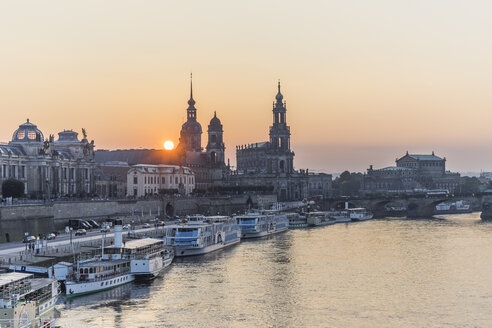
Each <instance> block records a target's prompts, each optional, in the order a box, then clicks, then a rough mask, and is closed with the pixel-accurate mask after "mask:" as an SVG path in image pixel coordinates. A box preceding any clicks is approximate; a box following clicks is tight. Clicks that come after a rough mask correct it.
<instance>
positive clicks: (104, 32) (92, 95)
mask: <svg viewBox="0 0 492 328" xmlns="http://www.w3.org/2000/svg"><path fill="white" fill-rule="evenodd" d="M54 3H56V5H52V6H45V5H44V4H43V3H41V2H36V1H22V2H11V3H8V2H4V3H1V4H0V27H1V29H0V38H1V40H2V52H0V59H1V64H0V65H1V71H2V74H1V76H2V77H1V78H0V88H1V90H2V91H3V92H2V96H1V97H0V107H1V108H2V114H3V115H2V122H1V125H0V127H1V128H0V141H2V142H8V141H9V140H10V139H11V136H12V132H13V131H14V130H15V129H16V128H17V126H18V125H19V124H21V123H23V122H25V120H26V118H30V120H31V121H32V122H33V123H35V124H37V125H38V127H39V128H40V129H41V130H42V131H43V133H44V134H45V137H47V136H48V135H49V134H56V133H57V132H59V131H61V130H63V129H74V130H76V131H78V132H80V130H81V128H86V129H87V132H88V135H89V139H94V140H95V144H96V147H97V148H98V149H118V148H162V145H163V143H164V141H166V140H172V141H173V142H174V143H175V144H177V142H178V138H179V130H180V128H181V124H182V123H183V122H184V119H185V116H186V115H185V114H186V112H185V110H186V107H187V104H186V102H187V100H188V98H189V73H190V72H191V71H193V83H194V98H195V100H196V102H197V103H196V107H197V109H198V114H197V115H198V120H199V122H200V123H201V125H202V129H203V131H204V134H203V136H202V146H203V147H205V145H206V141H207V137H206V130H207V125H208V122H209V121H210V119H211V118H212V116H213V112H214V111H217V115H218V117H219V118H220V119H221V121H222V124H223V125H224V131H225V132H224V138H225V145H226V159H227V158H230V159H231V162H232V163H234V162H235V146H236V145H242V144H248V143H254V142H259V141H266V140H267V139H268V129H269V126H270V124H271V120H272V114H271V109H272V107H271V106H272V101H273V100H274V96H275V93H276V81H277V79H280V80H281V81H282V93H283V95H284V99H285V100H286V101H287V122H288V124H289V125H290V126H291V131H292V139H291V145H292V149H293V150H294V152H295V153H296V157H295V162H294V164H295V167H296V168H309V169H312V170H316V171H323V172H341V171H343V170H345V169H348V170H350V171H361V172H363V171H365V170H366V169H367V168H368V167H369V165H371V164H373V165H374V167H375V168H379V167H385V166H389V165H394V160H395V158H397V157H400V156H402V155H404V154H405V152H406V151H407V150H408V151H409V152H410V153H430V152H432V151H435V153H436V155H438V156H442V157H446V158H447V169H449V170H451V171H461V172H463V171H470V172H479V171H481V170H484V171H492V152H487V150H488V148H489V147H488V141H489V140H492V130H491V129H490V128H489V122H490V121H492V112H491V111H490V104H491V103H492V94H491V93H490V92H489V86H490V85H491V82H492V62H491V61H490V58H491V55H492V41H491V40H490V37H489V35H488V31H490V30H491V28H492V21H490V19H489V17H490V14H491V13H492V4H491V3H489V2H486V1H472V2H466V3H465V2H458V1H432V2H428V1H413V2H403V1H389V0H388V1H382V0H377V1H372V2H362V1H344V2H336V1H310V2H308V3H302V4H301V3H298V2H285V1H268V2H265V1H250V2H246V3H232V2H229V1H225V0H220V1H219V0H216V1H209V2H200V1H191V2H186V3H182V2H172V3H170V2H161V1H147V2H145V3H136V2H132V1H105V2H103V3H101V2H98V1H84V2H79V3H76V2H65V1H54Z"/></svg>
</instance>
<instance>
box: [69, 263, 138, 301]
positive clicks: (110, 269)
mask: <svg viewBox="0 0 492 328" xmlns="http://www.w3.org/2000/svg"><path fill="white" fill-rule="evenodd" d="M130 263H131V262H130V261H129V260H102V259H94V260H88V261H84V262H80V261H79V262H78V264H77V269H76V270H77V272H76V273H75V274H74V277H71V278H68V279H67V280H66V281H65V289H66V295H67V298H70V297H75V296H81V295H86V294H92V293H97V292H100V291H103V290H108V289H111V288H115V287H118V286H121V285H124V284H128V283H130V282H132V281H134V280H135V275H134V274H133V273H131V265H130Z"/></svg>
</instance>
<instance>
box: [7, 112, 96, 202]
mask: <svg viewBox="0 0 492 328" xmlns="http://www.w3.org/2000/svg"><path fill="white" fill-rule="evenodd" d="M84 134H85V132H84ZM95 167H96V163H95V160H94V141H91V142H90V143H89V142H88V141H87V138H86V136H85V135H84V138H83V139H82V140H79V139H78V133H77V132H74V131H72V130H64V131H62V132H60V133H58V139H57V140H55V137H54V136H53V135H50V136H49V138H47V139H46V140H45V139H44V135H43V133H42V132H41V130H39V129H38V128H37V126H36V125H34V124H33V123H31V122H29V119H28V120H27V122H26V123H24V124H21V125H20V126H19V128H18V129H17V130H15V131H14V133H13V135H12V140H11V141H10V142H8V143H6V144H0V184H1V183H2V182H3V181H4V180H6V179H9V178H14V179H17V180H20V181H22V182H23V183H24V186H25V188H24V191H25V194H26V195H29V196H30V197H33V198H44V199H54V198H61V197H84V196H86V195H91V194H93V193H94V189H95V188H94V186H95V184H94V170H95Z"/></svg>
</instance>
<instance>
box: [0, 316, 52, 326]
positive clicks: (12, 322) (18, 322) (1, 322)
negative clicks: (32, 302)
mask: <svg viewBox="0 0 492 328" xmlns="http://www.w3.org/2000/svg"><path fill="white" fill-rule="evenodd" d="M13 327H16V328H34V327H39V328H55V319H53V318H46V319H37V320H35V321H32V320H28V319H0V328H13Z"/></svg>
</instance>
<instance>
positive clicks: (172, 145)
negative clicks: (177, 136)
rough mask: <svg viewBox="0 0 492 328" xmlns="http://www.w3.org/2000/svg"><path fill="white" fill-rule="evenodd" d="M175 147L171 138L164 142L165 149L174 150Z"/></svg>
mask: <svg viewBox="0 0 492 328" xmlns="http://www.w3.org/2000/svg"><path fill="white" fill-rule="evenodd" d="M173 148H174V143H173V142H172V141H171V140H168V141H166V142H165V143H164V149H166V150H172V149H173Z"/></svg>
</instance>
